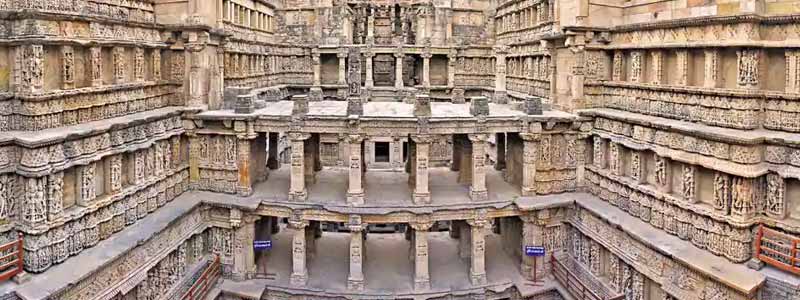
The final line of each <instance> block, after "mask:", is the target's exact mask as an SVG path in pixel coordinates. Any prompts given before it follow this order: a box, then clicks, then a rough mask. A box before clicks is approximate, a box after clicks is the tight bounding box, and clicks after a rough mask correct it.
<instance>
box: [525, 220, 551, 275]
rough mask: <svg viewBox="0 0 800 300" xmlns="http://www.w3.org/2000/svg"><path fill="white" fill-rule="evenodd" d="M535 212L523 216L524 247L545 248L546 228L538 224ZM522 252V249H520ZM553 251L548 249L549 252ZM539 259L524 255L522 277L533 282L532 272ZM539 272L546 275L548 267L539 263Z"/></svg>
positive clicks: (543, 263)
mask: <svg viewBox="0 0 800 300" xmlns="http://www.w3.org/2000/svg"><path fill="white" fill-rule="evenodd" d="M534 214H536V213H535V212H531V213H530V214H525V215H521V216H520V219H522V242H521V244H522V246H523V247H525V246H544V226H542V225H539V224H537V223H536V217H535V216H534ZM520 250H521V249H520ZM550 250H553V249H548V251H550ZM534 259H537V258H536V257H532V256H527V255H524V254H523V255H522V263H521V265H520V272H522V277H524V278H525V279H527V280H533V276H532V274H531V273H532V271H533V260H534ZM537 263H538V264H537V266H536V267H537V270H536V271H537V272H540V271H542V272H541V273H539V274H542V273H544V272H543V271H544V269H545V267H546V264H545V262H543V261H542V262H537Z"/></svg>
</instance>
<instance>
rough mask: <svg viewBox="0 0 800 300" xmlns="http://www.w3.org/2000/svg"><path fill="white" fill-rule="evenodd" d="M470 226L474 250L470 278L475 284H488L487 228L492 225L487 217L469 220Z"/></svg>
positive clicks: (470, 265)
mask: <svg viewBox="0 0 800 300" xmlns="http://www.w3.org/2000/svg"><path fill="white" fill-rule="evenodd" d="M467 223H469V226H470V229H471V230H470V235H471V241H472V251H471V255H470V264H469V280H470V282H471V283H472V284H473V285H483V284H486V281H487V280H486V229H487V228H488V227H489V226H490V225H491V223H490V222H489V221H488V220H485V219H470V220H467Z"/></svg>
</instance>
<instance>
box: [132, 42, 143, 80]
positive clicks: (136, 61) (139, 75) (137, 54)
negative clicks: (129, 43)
mask: <svg viewBox="0 0 800 300" xmlns="http://www.w3.org/2000/svg"><path fill="white" fill-rule="evenodd" d="M133 80H134V81H137V82H141V81H144V49H143V48H141V47H136V48H134V49H133Z"/></svg>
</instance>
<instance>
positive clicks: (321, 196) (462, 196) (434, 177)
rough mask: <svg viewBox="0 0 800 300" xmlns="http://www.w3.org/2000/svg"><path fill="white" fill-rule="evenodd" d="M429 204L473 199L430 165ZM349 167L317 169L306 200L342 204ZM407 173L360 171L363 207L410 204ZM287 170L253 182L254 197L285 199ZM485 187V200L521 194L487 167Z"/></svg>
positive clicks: (454, 177)
mask: <svg viewBox="0 0 800 300" xmlns="http://www.w3.org/2000/svg"><path fill="white" fill-rule="evenodd" d="M429 172H430V173H429V176H430V190H431V205H434V206H440V205H449V204H465V203H471V202H473V201H472V199H471V198H470V196H469V185H466V184H463V183H459V179H458V177H459V175H458V173H456V172H452V171H451V170H450V169H449V168H447V167H437V168H431V169H430V171H429ZM348 174H349V170H348V169H347V168H341V167H326V168H324V169H323V170H321V171H319V172H317V174H316V176H315V179H314V180H313V183H311V184H309V185H308V186H307V188H308V199H307V200H306V201H304V202H306V203H317V204H330V205H346V204H347V201H346V198H347V184H348V182H347V176H348ZM408 177H409V175H408V174H406V173H403V172H392V171H367V172H365V173H364V190H365V196H364V202H365V204H364V205H363V206H383V207H387V206H388V207H399V206H413V205H414V204H413V202H412V200H411V197H412V188H411V187H410V186H409V184H408ZM289 185H290V170H289V167H288V165H284V166H283V167H282V168H280V169H278V170H273V171H272V172H270V174H269V180H266V181H262V182H259V183H256V184H255V186H254V188H253V189H254V194H253V195H254V197H259V198H262V199H263V201H289V196H288V192H289ZM486 186H487V190H488V195H489V198H488V201H489V202H500V201H513V200H514V199H516V198H518V197H520V196H521V194H520V192H519V188H516V187H514V186H512V185H511V184H509V183H508V182H506V181H505V180H504V179H503V174H502V172H500V171H496V170H487V172H486Z"/></svg>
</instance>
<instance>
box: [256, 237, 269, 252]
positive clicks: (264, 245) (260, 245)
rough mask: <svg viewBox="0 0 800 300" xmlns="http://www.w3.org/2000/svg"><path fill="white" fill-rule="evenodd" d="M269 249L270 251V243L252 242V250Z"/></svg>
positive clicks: (267, 241)
mask: <svg viewBox="0 0 800 300" xmlns="http://www.w3.org/2000/svg"><path fill="white" fill-rule="evenodd" d="M269 249H272V241H270V240H266V241H258V240H257V241H253V250H256V251H264V250H269Z"/></svg>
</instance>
